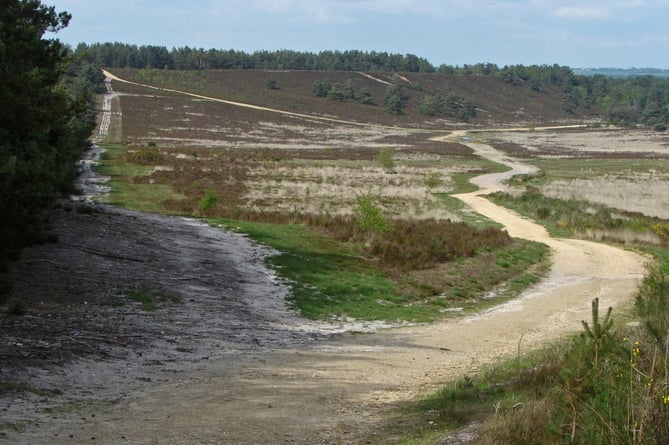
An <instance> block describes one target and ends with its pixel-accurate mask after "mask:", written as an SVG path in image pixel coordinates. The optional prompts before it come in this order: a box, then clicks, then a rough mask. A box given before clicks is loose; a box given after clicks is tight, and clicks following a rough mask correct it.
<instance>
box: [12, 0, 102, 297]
mask: <svg viewBox="0 0 669 445" xmlns="http://www.w3.org/2000/svg"><path fill="white" fill-rule="evenodd" d="M69 20H70V15H69V14H67V13H58V12H56V11H55V9H54V8H53V7H47V6H44V5H42V4H41V2H39V1H37V0H28V1H18V0H10V1H4V2H3V7H2V8H0V260H1V259H2V258H3V257H6V256H9V257H13V256H14V255H15V254H16V252H17V251H18V249H20V248H21V247H22V246H24V245H26V244H29V243H32V242H34V241H38V240H39V237H40V236H41V235H40V234H41V232H42V230H41V229H42V228H43V225H44V222H45V215H44V210H46V209H48V208H49V206H50V205H51V204H52V203H53V202H54V200H55V199H56V198H57V197H59V196H62V195H63V194H65V193H68V192H70V191H72V187H73V180H74V179H75V177H76V174H77V167H76V160H77V159H78V158H79V156H80V155H81V153H82V151H83V150H84V149H85V147H86V143H87V142H86V141H87V140H88V138H89V136H90V133H91V131H92V130H93V128H94V125H95V114H94V112H93V106H92V100H93V94H94V92H95V88H98V87H97V86H96V85H100V80H101V74H100V72H99V70H98V69H96V68H93V67H92V66H91V65H90V64H88V63H87V62H85V61H82V60H79V61H75V59H73V58H72V57H70V56H71V54H70V56H68V52H67V50H66V47H65V46H64V45H63V44H61V43H60V42H59V41H58V40H57V39H44V38H43V35H44V34H45V33H46V32H57V31H58V30H60V29H62V28H64V27H66V26H67V24H68V22H69ZM0 267H2V269H3V270H0V273H2V272H4V269H5V268H6V266H5V265H3V264H2V261H0ZM0 287H2V284H1V283H0ZM0 290H2V289H0ZM0 293H1V292H0Z"/></svg>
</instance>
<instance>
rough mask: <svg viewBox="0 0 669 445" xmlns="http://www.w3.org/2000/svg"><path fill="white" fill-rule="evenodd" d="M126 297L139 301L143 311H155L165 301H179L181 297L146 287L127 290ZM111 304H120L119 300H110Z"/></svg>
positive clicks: (116, 305)
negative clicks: (170, 295) (169, 295)
mask: <svg viewBox="0 0 669 445" xmlns="http://www.w3.org/2000/svg"><path fill="white" fill-rule="evenodd" d="M127 296H128V299H129V300H131V301H134V302H136V303H139V304H140V305H141V306H142V309H143V310H145V311H149V312H152V311H156V310H158V309H160V308H161V307H163V306H164V305H165V304H166V303H169V302H171V303H179V302H181V299H180V298H179V297H176V296H172V297H168V296H166V295H163V294H162V293H160V292H157V291H154V290H151V289H148V288H141V289H132V290H129V291H128V292H127ZM110 304H111V305H112V306H115V307H118V306H120V303H119V300H118V299H116V300H112V301H111V303H110Z"/></svg>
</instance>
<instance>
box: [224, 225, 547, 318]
mask: <svg viewBox="0 0 669 445" xmlns="http://www.w3.org/2000/svg"><path fill="white" fill-rule="evenodd" d="M212 223H213V224H219V225H223V226H225V227H228V228H230V229H234V230H238V231H241V232H244V233H246V234H248V235H249V236H250V237H251V238H253V239H255V240H257V241H259V242H261V243H263V244H266V245H268V246H271V247H273V248H275V249H277V250H278V251H279V252H280V253H279V254H278V255H275V256H273V257H271V258H270V259H269V263H270V265H271V266H272V267H273V268H274V269H276V270H277V272H278V273H279V274H280V275H281V276H283V277H285V278H287V279H289V280H290V281H291V282H292V283H293V284H292V285H293V295H292V297H291V298H292V301H293V303H294V304H295V306H296V307H297V308H299V310H300V311H301V313H302V314H303V315H304V316H307V317H310V318H315V319H329V318H331V317H332V316H336V317H351V318H355V319H358V320H385V321H389V322H397V321H404V320H407V321H414V322H429V321H434V320H437V319H440V318H444V317H447V316H449V314H452V313H453V312H449V311H446V310H445V309H447V308H452V307H461V308H463V313H466V312H470V311H475V310H480V309H482V308H484V307H489V306H492V305H494V304H497V303H500V302H501V301H504V300H506V299H508V298H510V297H512V296H516V295H517V294H518V293H519V292H520V291H522V290H523V289H525V288H527V287H528V286H530V285H531V284H533V283H535V282H536V281H537V280H538V279H539V278H540V277H541V276H542V274H543V272H545V270H546V262H545V260H546V252H547V249H546V247H545V246H543V245H541V244H538V243H530V242H516V243H512V244H511V245H509V246H505V247H502V248H499V249H497V248H496V249H489V251H485V252H483V251H482V252H481V253H480V255H475V256H473V257H467V258H461V259H460V260H458V261H453V262H449V263H447V265H446V266H444V267H445V268H447V269H448V272H446V270H445V269H443V268H438V269H434V270H430V271H418V272H415V273H414V272H409V273H407V274H396V273H395V274H391V273H389V272H383V270H381V269H379V268H378V267H376V266H375V264H374V262H373V261H371V262H370V261H369V259H367V258H363V257H362V256H360V254H359V253H358V250H356V249H355V246H349V245H347V244H345V243H340V242H337V241H335V240H333V239H332V238H329V237H327V236H325V235H322V234H320V233H318V232H316V231H312V230H310V229H308V228H307V227H305V226H303V225H281V224H267V223H250V222H243V221H231V220H212ZM498 256H499V257H501V258H504V261H505V262H506V263H507V264H506V266H505V267H501V266H499V265H498V264H496V262H495V261H491V258H497V257H498ZM421 274H423V275H421ZM425 274H428V275H425ZM435 275H437V276H441V275H449V277H446V278H443V277H437V278H435ZM463 277H465V278H468V279H465V278H463ZM426 281H429V282H435V281H436V285H437V286H438V287H434V286H431V285H426V284H425V282H426ZM503 283H504V284H505V285H504V286H503V287H502V288H500V287H499V286H500V285H502V284H503ZM494 289H497V290H498V292H497V294H496V296H495V297H494V298H483V297H484V296H485V294H486V293H488V292H491V291H493V290H494ZM442 291H443V293H442Z"/></svg>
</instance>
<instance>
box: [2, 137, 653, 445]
mask: <svg viewBox="0 0 669 445" xmlns="http://www.w3.org/2000/svg"><path fill="white" fill-rule="evenodd" d="M457 136H458V135H457V134H456V135H455V137H457ZM451 137H454V136H453V135H452V136H451ZM465 143H467V144H468V145H469V146H470V147H471V148H472V149H474V150H475V151H476V152H477V153H478V154H480V155H481V156H483V157H486V158H489V159H493V160H495V161H496V162H501V163H504V164H506V165H509V166H510V167H511V168H512V169H513V170H512V171H511V172H507V173H504V174H497V175H484V176H480V177H478V178H475V179H474V182H475V183H477V184H478V185H479V186H480V187H481V190H479V191H477V192H474V193H469V194H463V195H459V196H458V198H459V199H461V200H463V201H464V202H466V203H467V204H468V205H470V206H471V207H472V208H473V209H474V210H475V211H476V212H479V213H481V214H484V215H486V216H487V217H489V218H491V219H493V220H495V221H498V222H500V223H502V224H504V225H505V226H506V228H507V230H508V231H509V233H510V234H511V235H512V236H514V237H522V238H527V239H531V240H535V241H539V242H544V243H546V244H548V245H549V246H550V247H551V249H552V252H553V256H552V260H553V266H552V268H551V270H550V272H549V274H548V276H547V277H546V278H545V279H544V280H543V281H542V282H541V283H539V284H538V285H536V286H534V287H533V288H531V289H529V290H528V291H527V292H525V293H524V294H523V295H522V296H521V297H519V298H517V299H515V300H513V301H511V302H509V303H507V304H504V305H502V306H499V307H496V308H494V309H492V310H489V311H487V312H485V313H482V314H479V315H477V316H471V317H466V318H464V317H463V318H458V319H453V320H447V321H443V322H440V323H435V324H432V325H425V326H410V327H402V328H394V329H389V330H383V331H379V332H374V333H369V334H365V335H351V334H344V335H332V333H333V332H335V331H337V330H338V329H347V328H350V329H357V328H360V327H346V326H341V327H332V326H328V325H326V324H322V323H311V322H307V321H305V320H302V319H299V318H298V317H296V316H295V315H294V314H292V313H291V311H290V310H289V309H288V308H286V307H285V306H282V304H281V302H282V301H283V297H284V296H285V292H286V287H285V285H284V284H283V283H280V282H278V281H277V280H276V279H275V278H274V276H273V274H272V272H271V271H268V270H265V269H264V266H263V265H262V258H263V257H264V256H265V255H268V254H271V252H268V251H266V250H263V249H262V248H260V247H259V246H255V245H254V244H253V243H250V242H248V240H245V239H244V238H243V237H237V236H234V235H229V234H227V232H224V231H222V230H218V229H213V228H207V227H206V226H204V225H201V224H200V223H197V222H195V221H192V220H189V219H184V218H168V217H161V216H155V215H144V214H140V213H133V212H125V211H120V210H114V209H108V210H105V211H104V212H103V213H102V214H101V215H99V216H97V218H99V219H98V221H97V222H95V223H93V224H92V227H96V228H97V229H89V231H90V233H89V234H88V235H86V234H85V233H84V232H82V235H81V236H80V237H79V238H77V237H76V235H73V236H72V237H70V238H68V239H67V242H66V243H63V245H65V246H66V247H67V246H70V247H71V248H72V249H74V250H76V251H78V252H81V255H77V256H75V257H76V258H79V259H78V260H76V259H73V260H72V261H82V262H84V263H86V262H87V261H88V263H87V267H88V269H89V270H96V269H95V268H97V267H100V263H97V262H96V261H102V260H104V265H105V267H107V269H103V270H112V271H113V270H116V269H115V268H116V267H117V266H118V265H117V264H115V262H120V263H121V264H125V266H126V269H123V270H124V272H123V273H127V274H129V276H134V275H132V274H133V273H135V272H136V273H137V274H138V276H139V275H144V274H150V276H151V279H152V280H155V282H161V280H168V281H167V282H168V283H170V286H172V287H174V288H175V290H178V291H179V292H180V293H181V295H186V299H185V304H181V305H175V306H174V307H170V308H169V310H168V311H165V312H162V313H161V312H160V311H159V312H156V313H154V314H153V315H151V317H153V318H152V320H148V316H146V315H143V316H138V315H137V314H127V316H126V317H124V318H123V319H120V318H119V319H115V320H112V321H114V322H116V323H118V324H121V325H122V323H128V324H129V325H128V326H125V327H123V330H124V332H125V334H122V333H118V334H117V337H115V338H117V339H118V338H122V337H121V335H130V333H131V331H132V329H136V330H137V332H138V333H139V334H138V335H140V336H144V337H142V345H138V346H137V347H136V348H134V347H133V345H132V344H129V345H128V344H121V343H122V342H121V341H119V344H115V345H114V346H115V348H118V349H114V350H112V351H110V354H109V356H108V357H106V358H101V359H99V360H96V361H95V362H93V361H91V360H81V361H78V362H75V363H70V364H64V365H62V366H57V367H56V369H55V375H57V376H58V377H57V378H55V377H49V375H51V374H50V373H49V372H48V371H47V372H44V373H43V374H42V375H40V376H37V377H38V379H39V378H41V379H45V380H44V381H45V382H50V381H51V382H52V384H53V385H55V384H59V385H61V388H62V389H61V391H62V393H61V395H60V396H58V397H57V396H55V395H54V396H53V397H52V401H51V402H50V403H52V404H56V402H58V403H60V405H58V407H60V408H59V409H54V410H51V411H49V412H47V413H44V414H40V415H38V416H36V417H37V419H36V421H35V422H34V425H29V426H26V428H25V431H24V432H23V433H22V434H19V435H16V436H13V437H15V438H16V440H17V442H15V443H56V444H57V443H63V444H65V443H67V444H79V443H92V442H91V440H92V439H94V440H95V442H94V443H104V444H117V443H121V444H147V443H156V444H183V443H192V444H258V443H304V444H316V443H327V444H337V443H342V444H343V443H351V444H357V443H374V436H375V434H378V435H379V436H381V435H382V434H383V428H384V422H385V421H386V420H387V418H388V415H389V414H390V413H392V412H393V409H395V408H396V407H397V404H398V403H401V402H405V401H410V400H412V399H414V398H415V397H416V396H420V395H426V394H428V393H429V392H430V391H432V390H434V389H436V388H438V387H439V385H440V384H441V383H443V382H444V381H445V380H447V379H449V378H452V377H455V376H457V375H461V374H464V373H469V372H473V371H475V370H476V369H478V368H479V367H480V366H481V365H483V364H486V363H490V362H491V361H493V360H495V359H497V358H498V357H501V356H509V355H511V354H515V353H517V352H518V351H519V350H521V351H523V350H528V349H529V348H532V347H533V346H536V345H540V344H543V343H545V342H549V341H551V340H555V339H557V338H559V337H560V336H561V335H563V334H565V333H568V332H573V331H577V330H579V329H580V321H581V320H583V319H586V320H587V319H589V316H590V303H591V301H592V299H593V298H595V297H599V298H600V299H601V302H602V304H603V305H605V306H614V307H615V306H619V305H623V304H625V303H626V302H628V301H629V299H630V296H631V295H632V294H633V293H634V292H635V290H636V287H637V284H638V280H639V279H640V278H641V277H642V275H643V273H644V270H645V269H644V262H645V261H644V259H643V258H642V257H640V256H639V255H637V254H634V253H632V252H629V251H625V250H622V249H619V248H615V247H611V246H607V245H603V244H597V243H592V242H586V241H578V240H568V239H553V238H551V237H549V236H548V234H547V232H546V231H545V229H544V228H543V227H541V226H539V225H537V224H534V223H533V222H531V221H529V220H527V219H524V218H521V217H519V216H518V215H517V214H515V213H514V212H512V211H509V210H506V209H504V208H500V207H498V206H496V205H494V204H492V203H491V202H490V201H488V200H486V199H485V198H483V197H482V195H484V194H485V193H488V192H490V191H492V190H496V189H498V188H500V187H502V186H501V181H503V180H504V179H505V178H506V177H508V176H510V175H512V174H516V173H526V172H528V171H529V170H530V169H531V168H530V167H529V166H525V165H523V164H521V163H520V162H518V161H515V160H513V159H510V158H508V157H506V156H505V155H503V154H502V153H500V152H498V151H497V150H495V149H494V148H492V147H490V146H488V145H484V144H477V143H471V142H466V141H465ZM71 215H74V213H72V214H71ZM63 218H64V219H65V221H64V223H63V224H64V226H63V227H64V229H63V230H64V231H65V228H66V229H67V230H68V231H72V230H77V229H76V227H77V224H78V223H77V222H76V221H74V219H75V218H74V217H73V216H67V215H66V216H64V217H63ZM91 218H93V217H91ZM102 221H110V222H109V224H112V222H111V221H116V223H114V224H118V226H115V227H116V229H118V230H121V229H122V228H123V227H125V229H123V230H124V231H122V232H121V234H120V235H118V236H117V237H111V236H110V234H109V232H106V231H105V230H102V229H104V228H105V225H104V224H102ZM100 227H102V229H99V228H100ZM168 227H171V229H169V230H168V229H167V228H168ZM98 229H99V230H98ZM138 229H139V230H143V232H140V233H141V236H139V237H138V238H132V237H131V236H130V233H133V232H135V231H136V230H138ZM186 232H193V233H195V235H194V236H190V237H187V238H186V239H185V240H184V239H182V235H183V234H184V233H186ZM126 236H127V237H128V241H124V239H125V237H126ZM107 237H110V238H109V239H111V240H112V242H113V243H116V244H117V245H122V246H123V250H122V254H119V255H115V256H116V258H114V255H111V254H107V255H100V253H101V252H103V253H104V252H108V251H102V250H101V248H100V247H96V248H93V247H90V246H89V247H85V246H84V247H82V243H84V242H85V240H87V239H95V238H97V242H98V243H102V244H103V245H104V240H105V239H106V238H107ZM59 244H60V243H59ZM99 245H100V244H98V245H97V246H99ZM58 246H59V245H58V244H56V245H54V246H50V247H49V246H47V247H45V249H46V250H45V251H39V252H37V253H36V255H37V256H36V257H34V258H48V256H45V255H55V252H54V250H49V249H58V248H59V247H58ZM73 246H74V247H73ZM147 246H154V247H147ZM161 246H162V247H161ZM165 246H169V247H165ZM205 246H206V249H205ZM87 249H88V250H92V252H89V253H90V257H89V258H88V259H87V257H86V255H85V253H86V252H87ZM133 249H134V250H133ZM161 249H162V250H161ZM199 249H205V250H203V251H202V252H201V255H202V256H195V257H194V258H195V259H194V260H193V261H183V262H179V261H175V259H174V258H175V257H181V256H188V255H197V253H196V252H197V251H198V250H199ZM147 252H149V253H147ZM29 255H30V253H29ZM147 255H148V257H147ZM29 257H30V256H29ZM204 257H206V258H208V260H207V259H205V258H204ZM67 258H68V257H67V255H61V257H59V258H58V257H57V258H56V259H54V260H53V261H49V262H44V261H42V262H39V261H36V263H39V264H40V267H42V266H44V267H49V266H48V264H50V263H57V262H60V261H62V262H66V261H68V260H67ZM198 258H199V259H198ZM138 259H145V261H134V260H138ZM212 261H213V263H212ZM42 263H44V264H42ZM129 265H130V266H129ZM133 265H141V267H133ZM249 265H251V267H250V268H249ZM59 266H60V267H63V266H64V264H63V263H60V264H59ZM79 266H81V264H79ZM68 267H69V268H70V269H69V270H75V269H76V267H77V264H74V265H68ZM180 268H181V269H180ZM133 269H137V270H133ZM184 270H187V271H189V272H185V273H184V272H183V271H184ZM61 272H62V271H61ZM228 273H229V274H230V275H226V274H228ZM61 275H62V273H61ZM89 275H90V274H89ZM110 276H111V278H113V277H114V276H113V274H111V275H110ZM92 279H94V277H90V276H89V280H92ZM113 281H114V280H113V279H110V280H99V281H98V282H96V286H94V287H93V289H97V290H98V291H100V292H108V290H106V291H105V289H104V286H105V285H109V283H110V282H113ZM105 283H107V284H105ZM70 284H71V283H70ZM98 285H99V288H98V287H97V286H98ZM25 286H26V288H28V287H29V285H28V283H26V284H25ZM261 296H262V297H263V298H264V299H263V300H256V299H257V298H260V297H261ZM266 305H269V308H267V307H266ZM89 316H91V317H93V315H89ZM142 317H143V318H142ZM95 321H96V322H99V323H100V324H101V326H102V327H104V326H105V325H104V324H103V321H102V320H99V319H95ZM149 322H150V323H152V326H154V324H155V326H157V328H148V327H147V324H146V323H149ZM113 326H115V324H113V323H110V324H109V326H108V328H109V329H112V328H113ZM90 329H93V328H90ZM118 329H119V327H118V326H116V330H117V331H118ZM115 332H116V331H115ZM103 334H104V332H101V333H100V335H103ZM256 334H257V335H256ZM90 337H91V336H90V335H89V336H88V337H86V341H88V342H94V341H95V339H94V338H90ZM129 338H135V337H129ZM92 344H93V345H94V344H95V343H92ZM123 348H125V349H123ZM133 348H134V349H133ZM142 348H143V349H142ZM163 348H165V349H163ZM119 351H121V352H123V353H124V354H125V355H124V354H121V353H120V352H119ZM30 369H32V368H30ZM49 378H51V379H52V380H49ZM45 384H46V383H45ZM68 391H71V394H73V395H72V396H71V397H70V399H69V400H70V402H71V403H70V405H67V404H65V405H63V403H65V402H66V401H67V400H68V397H67V394H68ZM74 395H76V397H75V396H74ZM59 397H60V398H59ZM22 403H23V404H24V405H25V406H24V409H29V408H30V407H31V406H32V407H33V408H34V409H39V408H40V404H39V403H40V402H39V401H35V400H27V401H26V400H24V401H23V402H22ZM10 404H11V403H10ZM19 404H20V403H19ZM31 404H32V405H31ZM63 406H66V407H68V409H64V408H63ZM17 409H18V408H17ZM7 412H8V413H9V414H13V415H18V411H12V409H11V408H10V409H9V410H8V411H7ZM0 439H1V438H0Z"/></svg>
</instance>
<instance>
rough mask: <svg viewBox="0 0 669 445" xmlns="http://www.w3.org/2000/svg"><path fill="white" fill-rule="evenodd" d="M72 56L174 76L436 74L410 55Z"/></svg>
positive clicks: (140, 51)
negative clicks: (222, 72) (234, 72)
mask: <svg viewBox="0 0 669 445" xmlns="http://www.w3.org/2000/svg"><path fill="white" fill-rule="evenodd" d="M75 54H76V55H78V56H81V57H85V58H86V59H87V60H88V61H89V62H91V63H93V64H96V65H98V66H103V67H108V68H114V67H116V68H159V69H163V68H164V69H175V70H204V69H258V70H312V71H376V72H395V71H406V72H416V73H418V72H420V73H431V72H434V71H435V68H434V66H432V65H431V64H430V63H429V62H428V61H427V60H426V59H423V58H420V57H417V56H415V55H413V54H390V53H387V52H376V51H371V52H367V51H358V50H351V51H321V52H319V53H311V52H300V51H291V50H279V51H256V52H253V53H247V52H244V51H235V50H232V49H230V50H221V49H209V50H205V49H202V48H199V49H198V48H190V47H188V46H185V47H181V48H172V49H171V50H169V49H167V48H166V47H164V46H153V45H142V46H137V45H130V44H125V43H96V44H92V45H87V44H84V43H81V44H79V45H78V46H77V48H76V50H75Z"/></svg>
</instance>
